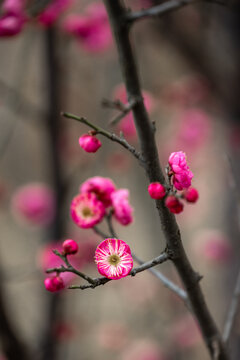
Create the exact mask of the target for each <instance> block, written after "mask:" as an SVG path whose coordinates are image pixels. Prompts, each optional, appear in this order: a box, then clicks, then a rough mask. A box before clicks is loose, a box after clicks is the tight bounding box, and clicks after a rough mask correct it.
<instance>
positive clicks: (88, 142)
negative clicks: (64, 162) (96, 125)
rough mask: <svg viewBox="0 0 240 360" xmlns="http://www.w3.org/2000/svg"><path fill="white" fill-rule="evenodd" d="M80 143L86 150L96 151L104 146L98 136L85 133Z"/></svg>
mask: <svg viewBox="0 0 240 360" xmlns="http://www.w3.org/2000/svg"><path fill="white" fill-rule="evenodd" d="M79 145H80V146H81V148H83V150H85V151H86V152H89V153H95V152H96V151H97V150H98V149H99V148H100V147H101V146H102V143H101V141H100V140H98V138H96V136H93V135H89V134H84V135H82V136H80V138H79Z"/></svg>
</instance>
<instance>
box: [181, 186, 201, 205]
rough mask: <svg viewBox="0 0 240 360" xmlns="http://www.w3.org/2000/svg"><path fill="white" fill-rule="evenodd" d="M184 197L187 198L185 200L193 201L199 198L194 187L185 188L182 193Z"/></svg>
mask: <svg viewBox="0 0 240 360" xmlns="http://www.w3.org/2000/svg"><path fill="white" fill-rule="evenodd" d="M184 198H185V199H186V200H187V202H190V203H195V202H196V201H197V200H198V198H199V194H198V191H197V189H195V188H189V189H187V190H186V191H185V193H184Z"/></svg>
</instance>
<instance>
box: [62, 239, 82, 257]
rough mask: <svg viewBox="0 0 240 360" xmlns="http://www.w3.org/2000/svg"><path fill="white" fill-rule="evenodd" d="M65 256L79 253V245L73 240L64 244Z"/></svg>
mask: <svg viewBox="0 0 240 360" xmlns="http://www.w3.org/2000/svg"><path fill="white" fill-rule="evenodd" d="M62 247H63V251H64V253H65V254H68V255H69V254H71V255H73V254H76V253H77V252H78V244H77V243H76V241H74V240H72V239H68V240H65V241H64V242H63V244H62Z"/></svg>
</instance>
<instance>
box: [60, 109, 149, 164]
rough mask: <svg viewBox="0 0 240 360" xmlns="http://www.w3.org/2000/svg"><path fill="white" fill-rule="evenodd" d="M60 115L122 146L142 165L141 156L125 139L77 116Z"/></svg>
mask: <svg viewBox="0 0 240 360" xmlns="http://www.w3.org/2000/svg"><path fill="white" fill-rule="evenodd" d="M62 115H63V116H64V117H66V118H69V119H73V120H77V121H79V122H81V123H82V124H85V125H87V126H89V127H90V128H92V129H93V130H95V131H96V132H97V134H100V135H103V136H105V137H106V138H108V139H109V140H112V141H114V142H117V143H118V144H120V145H122V146H123V147H124V148H125V149H127V150H128V151H130V152H131V153H132V154H133V155H134V156H135V158H136V159H138V160H139V161H140V163H141V164H142V165H143V164H144V160H143V158H142V156H141V154H140V153H139V152H138V151H137V150H136V149H135V148H134V147H133V146H132V145H130V144H129V143H128V142H127V140H126V139H124V138H122V137H119V136H117V135H116V134H113V133H110V132H109V131H107V130H104V129H102V128H100V127H98V126H96V125H94V124H92V123H91V122H90V121H88V120H87V119H85V118H83V117H79V116H76V115H73V114H69V113H66V112H64V113H62Z"/></svg>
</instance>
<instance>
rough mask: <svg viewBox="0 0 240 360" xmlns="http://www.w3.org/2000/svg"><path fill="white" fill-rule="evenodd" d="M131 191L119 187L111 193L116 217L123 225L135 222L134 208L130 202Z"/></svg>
mask: <svg viewBox="0 0 240 360" xmlns="http://www.w3.org/2000/svg"><path fill="white" fill-rule="evenodd" d="M128 198H129V191H128V190H127V189H119V190H117V191H114V192H113V193H112V194H111V199H112V206H113V210H114V213H113V215H114V217H115V219H116V220H117V221H118V222H119V223H120V224H122V225H129V224H130V223H132V222H133V215H132V213H133V208H132V207H131V205H130V204H129V201H128Z"/></svg>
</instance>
